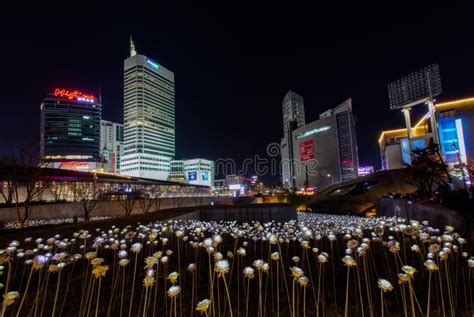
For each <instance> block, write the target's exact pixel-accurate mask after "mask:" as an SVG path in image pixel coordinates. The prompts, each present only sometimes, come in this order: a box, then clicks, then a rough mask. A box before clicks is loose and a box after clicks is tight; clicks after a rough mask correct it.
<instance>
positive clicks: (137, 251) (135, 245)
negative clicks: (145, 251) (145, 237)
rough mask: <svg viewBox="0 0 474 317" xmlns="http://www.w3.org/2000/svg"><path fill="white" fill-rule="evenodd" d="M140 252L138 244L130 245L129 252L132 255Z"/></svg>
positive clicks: (140, 247)
mask: <svg viewBox="0 0 474 317" xmlns="http://www.w3.org/2000/svg"><path fill="white" fill-rule="evenodd" d="M141 250H142V244H141V243H140V242H137V243H134V244H132V247H131V248H130V251H132V252H133V253H140V252H141Z"/></svg>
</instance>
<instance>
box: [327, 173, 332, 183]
mask: <svg viewBox="0 0 474 317" xmlns="http://www.w3.org/2000/svg"><path fill="white" fill-rule="evenodd" d="M326 176H327V177H328V178H329V177H331V185H332V184H334V177H333V176H332V175H331V174H329V173H328V174H327V175H326Z"/></svg>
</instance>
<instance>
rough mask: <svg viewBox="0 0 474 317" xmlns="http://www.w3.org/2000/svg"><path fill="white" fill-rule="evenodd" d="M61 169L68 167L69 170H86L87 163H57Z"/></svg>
mask: <svg viewBox="0 0 474 317" xmlns="http://www.w3.org/2000/svg"><path fill="white" fill-rule="evenodd" d="M59 168H61V169H69V170H88V169H89V163H87V162H61V164H60V165H59Z"/></svg>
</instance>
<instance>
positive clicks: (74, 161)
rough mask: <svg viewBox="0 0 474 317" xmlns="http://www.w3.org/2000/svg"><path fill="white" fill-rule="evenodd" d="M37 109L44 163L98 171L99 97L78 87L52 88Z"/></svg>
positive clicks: (100, 112)
mask: <svg viewBox="0 0 474 317" xmlns="http://www.w3.org/2000/svg"><path fill="white" fill-rule="evenodd" d="M40 109H41V127H40V128H41V130H40V131H41V132H40V133H41V154H40V155H41V159H42V160H43V161H44V163H46V166H47V167H53V168H64V169H79V170H85V171H86V170H89V171H92V170H100V168H101V167H100V166H98V163H100V162H101V157H100V153H99V142H100V118H101V114H102V105H101V103H100V100H98V99H97V98H95V97H94V96H93V95H90V94H84V93H82V92H80V91H78V90H67V89H61V88H56V89H54V91H52V92H51V93H49V94H48V95H47V96H46V98H44V100H43V102H42V103H41V106H40ZM99 165H100V164H99Z"/></svg>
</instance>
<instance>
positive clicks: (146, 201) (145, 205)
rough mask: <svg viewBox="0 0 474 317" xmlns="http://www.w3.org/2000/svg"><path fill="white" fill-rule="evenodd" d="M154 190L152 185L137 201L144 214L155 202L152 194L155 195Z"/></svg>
mask: <svg viewBox="0 0 474 317" xmlns="http://www.w3.org/2000/svg"><path fill="white" fill-rule="evenodd" d="M156 192H157V191H156V187H155V186H153V185H152V186H151V187H150V188H148V190H147V191H146V193H147V195H143V196H140V198H139V200H138V202H139V204H140V209H141V210H142V212H143V213H144V214H147V213H148V212H149V211H150V210H151V208H152V207H153V204H154V203H155V199H154V196H155V195H156Z"/></svg>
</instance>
